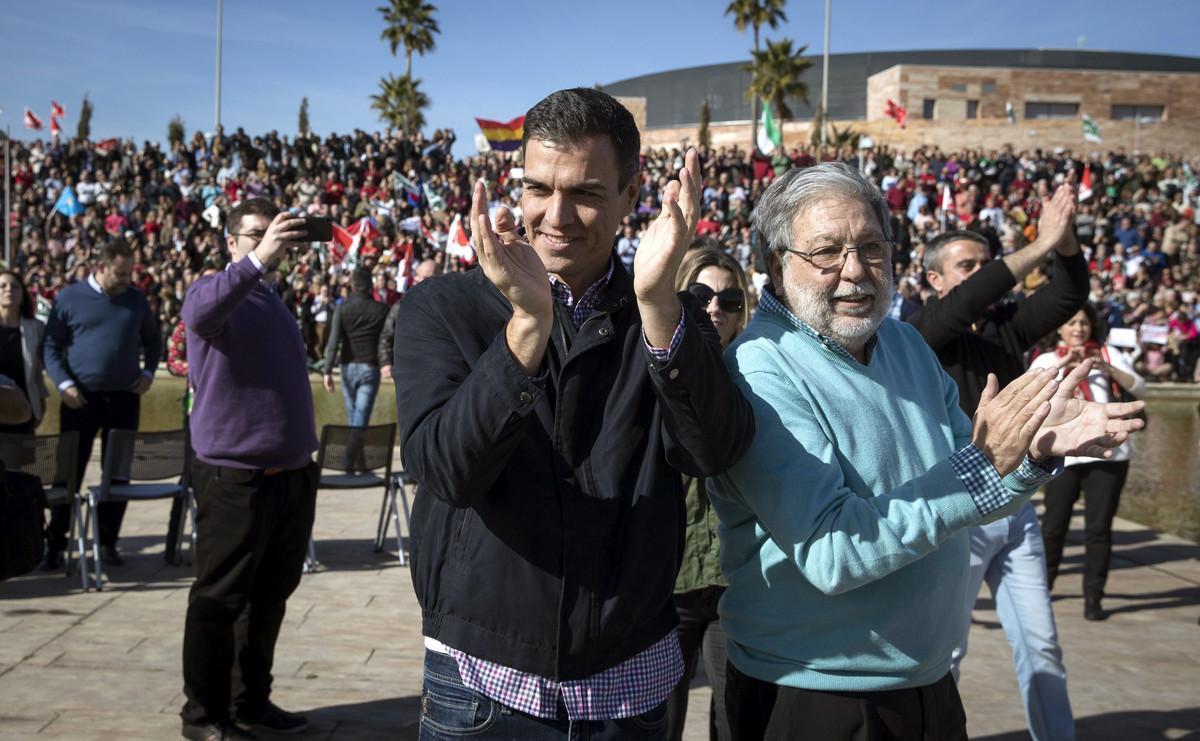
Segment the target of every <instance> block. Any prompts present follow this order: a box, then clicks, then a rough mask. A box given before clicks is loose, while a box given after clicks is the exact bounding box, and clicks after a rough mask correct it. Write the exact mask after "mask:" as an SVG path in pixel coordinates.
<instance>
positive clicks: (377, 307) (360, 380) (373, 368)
mask: <svg viewBox="0 0 1200 741" xmlns="http://www.w3.org/2000/svg"><path fill="white" fill-rule="evenodd" d="M350 288H351V290H352V291H353V293H352V294H351V295H350V298H348V299H346V300H345V301H343V302H342V303H341V305H339V306H338V308H337V310H336V311H335V312H334V313H333V319H332V320H330V323H329V343H328V344H327V345H326V346H325V390H326V391H328V392H330V393H332V392H333V366H334V364H335V363H340V365H341V370H342V398H343V400H344V401H345V403H346V418H347V419H348V420H349V424H350V426H351V427H366V426H367V425H368V424H370V422H371V410H372V409H373V408H374V407H375V395H376V394H378V393H379V381H380V378H381V376H380V373H379V359H378V354H377V349H378V347H379V335H380V334H381V333H382V332H383V324H384V322H385V321H386V320H387V314H388V307H387V305H386V304H381V303H379V302H378V301H376V300H375V299H374V296H373V295H372V287H371V274H370V273H369V272H367V271H366V270H363V269H361V268H360V269H358V270H355V271H354V273H352V274H351V276H350ZM354 443H355V440H354V439H352V440H351V444H349V445H347V446H346V460H345V461H343V463H344V467H345V468H347V469H353V468H354V467H356V466H361V465H362V462H361V459H360V460H355V456H356V455H357V454H358V453H361V447H360V446H361V443H359V444H357V445H356V444H354Z"/></svg>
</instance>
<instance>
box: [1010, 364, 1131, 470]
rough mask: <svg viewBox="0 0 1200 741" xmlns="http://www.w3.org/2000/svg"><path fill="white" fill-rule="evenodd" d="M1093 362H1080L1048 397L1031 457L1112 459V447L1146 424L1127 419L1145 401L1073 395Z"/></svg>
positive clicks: (1031, 450)
mask: <svg viewBox="0 0 1200 741" xmlns="http://www.w3.org/2000/svg"><path fill="white" fill-rule="evenodd" d="M1092 362H1093V361H1092V360H1085V361H1084V362H1082V363H1080V364H1079V365H1078V366H1077V367H1076V368H1075V370H1073V371H1071V373H1070V375H1068V376H1067V377H1066V378H1065V379H1063V382H1062V383H1061V384H1060V385H1059V388H1058V391H1057V393H1055V394H1054V397H1053V398H1052V399H1051V400H1050V415H1049V416H1048V417H1046V421H1045V422H1043V423H1042V426H1041V428H1040V429H1038V431H1037V434H1036V435H1034V438H1033V444H1032V445H1031V446H1030V447H1029V455H1030V456H1032V457H1033V458H1048V457H1051V456H1062V455H1078V456H1086V457H1089V458H1111V457H1112V455H1113V448H1116V447H1117V446H1119V445H1120V444H1121V443H1123V442H1125V441H1126V440H1128V439H1129V434H1130V433H1131V432H1136V431H1137V430H1140V429H1142V427H1144V426H1145V424H1146V423H1145V422H1144V421H1143V420H1141V419H1129V417H1130V416H1131V415H1134V414H1137V413H1138V412H1140V411H1142V410H1143V409H1145V408H1146V402H1144V401H1133V402H1128V403H1109V404H1101V403H1099V402H1095V401H1086V400H1084V399H1077V398H1075V396H1074V393H1075V389H1077V388H1078V387H1079V384H1080V383H1082V382H1083V381H1084V380H1085V379H1086V378H1087V376H1088V373H1089V372H1090V371H1091V370H1092Z"/></svg>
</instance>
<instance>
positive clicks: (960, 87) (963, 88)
mask: <svg viewBox="0 0 1200 741" xmlns="http://www.w3.org/2000/svg"><path fill="white" fill-rule="evenodd" d="M950 89H951V90H953V91H954V92H956V93H965V92H967V83H965V82H957V83H955V84H953V85H951V86H950Z"/></svg>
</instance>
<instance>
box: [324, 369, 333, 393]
mask: <svg viewBox="0 0 1200 741" xmlns="http://www.w3.org/2000/svg"><path fill="white" fill-rule="evenodd" d="M325 390H326V391H328V392H329V393H331V394H332V393H333V376H332V375H330V374H329V373H326V374H325Z"/></svg>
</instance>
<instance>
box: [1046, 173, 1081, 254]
mask: <svg viewBox="0 0 1200 741" xmlns="http://www.w3.org/2000/svg"><path fill="white" fill-rule="evenodd" d="M1075 192H1076V191H1075V179H1074V176H1072V177H1071V178H1070V179H1069V180H1068V181H1067V182H1065V183H1063V184H1062V185H1060V186H1058V188H1057V189H1055V191H1054V195H1053V196H1051V197H1050V199H1049V200H1047V201H1046V202H1045V203H1043V204H1042V215H1041V217H1040V218H1039V219H1038V236H1037V241H1038V242H1042V243H1043V244H1045V246H1046V254H1050V250H1052V249H1053V250H1058V253H1059V254H1060V255H1063V256H1064V257H1066V256H1068V255H1073V254H1075V253H1076V252H1078V251H1079V243H1078V242H1077V241H1076V240H1075V208H1076V206H1077V205H1078V197H1077V196H1076V195H1075Z"/></svg>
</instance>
